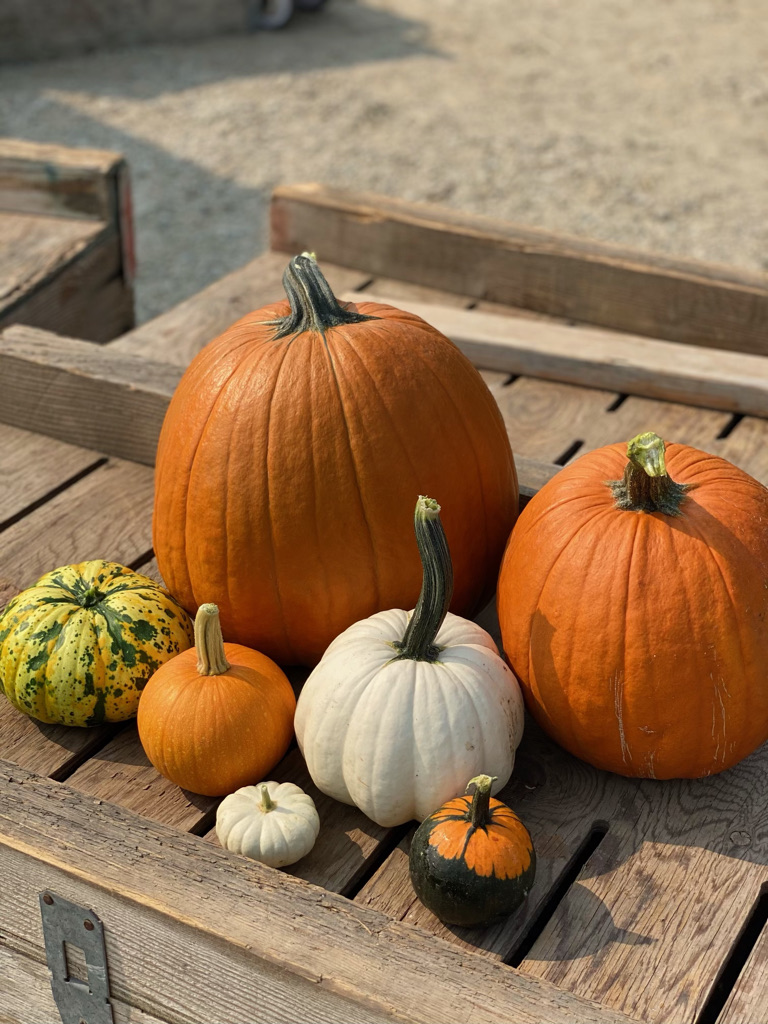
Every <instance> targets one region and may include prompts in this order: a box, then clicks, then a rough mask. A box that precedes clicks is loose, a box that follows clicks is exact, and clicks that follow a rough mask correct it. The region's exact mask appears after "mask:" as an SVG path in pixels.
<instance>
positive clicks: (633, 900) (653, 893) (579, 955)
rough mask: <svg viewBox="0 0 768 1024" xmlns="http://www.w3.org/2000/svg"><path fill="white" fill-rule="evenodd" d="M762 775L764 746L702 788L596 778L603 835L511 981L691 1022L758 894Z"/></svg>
mask: <svg viewBox="0 0 768 1024" xmlns="http://www.w3.org/2000/svg"><path fill="white" fill-rule="evenodd" d="M766 772H768V746H766V747H763V748H762V749H761V750H759V751H757V752H756V753H754V754H753V755H752V756H751V757H749V758H747V759H746V760H745V761H743V762H741V764H739V765H738V766H737V767H736V768H734V769H731V770H730V771H728V772H725V773H723V774H722V775H717V776H713V777H712V778H709V779H700V780H675V781H670V782H665V783H657V782H654V781H653V780H625V779H620V778H619V777H618V776H617V777H614V778H611V777H610V776H605V785H606V789H610V790H611V791H612V798H613V808H610V807H609V808H607V810H608V811H609V813H607V814H606V816H605V817H606V820H607V821H608V822H609V826H610V828H609V833H608V835H607V836H606V838H605V839H604V840H603V842H602V843H601V844H600V846H599V847H598V848H597V850H596V851H595V853H594V854H593V855H592V857H591V858H590V859H589V860H588V861H587V863H586V864H585V866H584V868H583V870H582V872H581V874H580V876H579V879H578V882H577V884H575V885H574V886H572V888H571V889H570V890H569V892H568V894H567V895H566V897H565V898H564V900H563V901H562V902H561V903H560V904H559V906H558V907H557V909H556V911H555V914H554V915H553V917H552V918H551V920H550V921H549V923H548V924H547V926H546V928H545V929H544V931H543V932H542V934H541V936H540V938H539V939H538V941H537V942H536V943H535V945H534V946H533V948H532V949H531V951H530V953H529V954H528V956H527V957H526V959H525V960H524V961H523V963H522V965H521V968H520V969H521V970H522V971H523V972H525V973H528V974H530V975H532V976H535V977H540V978H546V979H548V980H549V981H552V982H554V983H555V984H556V985H558V986H561V987H563V988H565V989H568V990H569V991H574V992H578V993H579V994H580V995H584V996H589V997H590V998H593V999H597V1000H599V1001H600V1002H602V1003H604V1004H605V1005H607V1006H612V1007H614V1008H616V1009H624V1010H625V1011H627V1012H630V1008H631V1013H632V1014H633V1015H634V1016H636V1017H638V1018H639V1019H641V1020H645V1021H649V1022H657V1021H658V1022H662V1021H663V1022H672V1021H674V1022H688V1021H694V1020H696V1017H697V1014H698V1013H699V1011H700V1010H701V1008H702V1005H703V1003H704V1001H705V999H706V997H707V995H708V993H709V991H710V989H711V987H712V985H713V984H714V981H715V979H716V977H717V974H718V971H719V969H720V967H721V965H722V964H723V962H724V961H725V959H726V957H727V955H728V953H729V952H730V950H731V948H732V946H733V944H734V942H735V940H736V938H737V936H738V934H739V932H740V930H741V928H742V926H743V924H744V923H745V921H746V919H747V917H748V915H749V913H750V911H751V909H752V907H753V904H754V902H755V900H756V898H757V896H758V894H759V892H760V889H761V887H762V886H765V885H766V884H767V883H768V841H767V840H766V837H767V836H768V808H766V806H765V802H764V800H763V799H762V792H763V788H764V780H765V777H766ZM596 775H600V773H596ZM766 1009H768V1007H766V1006H765V1005H762V1006H761V1012H762V1014H763V1019H764V1016H765V1012H766Z"/></svg>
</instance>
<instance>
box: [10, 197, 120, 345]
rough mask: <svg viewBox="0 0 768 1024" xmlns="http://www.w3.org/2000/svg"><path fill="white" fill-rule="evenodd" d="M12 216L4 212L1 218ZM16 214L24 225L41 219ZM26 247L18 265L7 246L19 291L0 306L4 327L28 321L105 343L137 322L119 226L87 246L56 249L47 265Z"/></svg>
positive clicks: (86, 224)
mask: <svg viewBox="0 0 768 1024" xmlns="http://www.w3.org/2000/svg"><path fill="white" fill-rule="evenodd" d="M13 216H14V215H11V214H3V213H0V220H2V219H4V218H7V217H13ZM16 219H18V220H19V221H21V222H22V223H21V225H20V226H21V228H22V229H23V228H24V224H25V223H26V222H32V221H38V220H40V219H41V218H37V217H30V216H23V217H18V218H16ZM42 219H43V220H45V221H56V222H57V224H64V225H70V226H72V225H74V227H76V228H77V229H78V230H82V229H84V228H87V229H89V230H92V229H93V228H95V227H98V226H97V225H94V224H93V223H92V222H90V221H77V220H66V219H64V218H54V217H46V218H42ZM57 230H58V229H57ZM123 237H124V236H123ZM26 248H27V246H26V243H25V244H23V245H21V246H20V249H19V251H20V252H21V253H22V255H24V258H23V260H21V261H20V264H19V265H18V266H16V268H15V270H14V266H13V263H14V254H15V249H14V250H11V251H8V250H6V253H7V257H6V260H7V262H8V263H9V264H10V265H11V266H10V277H9V280H10V281H11V283H12V284H13V285H14V290H13V291H12V293H11V294H10V296H9V298H8V301H6V302H3V303H2V305H1V306H0V328H2V327H7V326H8V324H11V323H25V324H30V325H32V326H35V327H43V328H48V329H55V330H57V331H59V332H61V333H63V334H66V333H67V332H70V333H71V334H73V335H76V336H77V337H79V338H85V339H87V340H88V341H96V342H105V341H109V339H110V338H114V337H115V336H116V335H118V334H121V333H122V332H123V331H127V330H128V329H129V328H130V327H132V326H133V323H134V314H133V291H132V288H131V284H130V280H129V277H128V273H127V271H126V254H125V253H124V252H123V249H122V240H121V236H120V235H118V233H117V231H116V230H115V228H114V227H112V226H104V225H101V226H100V227H98V233H97V234H96V235H95V236H94V237H93V238H92V239H91V240H90V241H89V242H88V243H87V244H86V245H85V246H83V247H81V248H77V247H70V248H69V249H67V250H62V251H59V252H58V253H56V254H52V257H51V261H50V264H49V265H48V266H47V267H46V264H45V260H44V259H42V258H39V259H30V257H29V254H28V253H26V254H25V250H26Z"/></svg>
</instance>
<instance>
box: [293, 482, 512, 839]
mask: <svg viewBox="0 0 768 1024" xmlns="http://www.w3.org/2000/svg"><path fill="white" fill-rule="evenodd" d="M439 512H440V506H439V505H438V504H437V502H436V501H433V500H432V499H430V498H424V497H420V498H419V502H418V503H417V505H416V515H415V527H416V539H417V543H418V547H419V553H420V555H421V559H422V563H423V565H424V583H423V586H422V592H421V596H420V597H419V603H418V605H417V607H416V609H415V611H414V612H412V613H408V612H405V611H403V610H401V609H392V610H390V611H385V612H379V613H378V614H376V615H372V616H371V617H370V618H368V619H363V620H362V621H361V622H357V623H355V624H354V625H353V626H350V627H349V629H347V630H345V631H344V632H343V633H342V634H341V635H340V636H338V637H337V638H336V639H335V640H334V641H333V643H332V644H331V645H330V647H329V648H328V650H327V651H326V652H325V654H324V655H323V657H322V659H321V661H320V663H319V664H318V665H317V667H316V668H315V669H314V670H313V672H312V673H311V674H310V676H309V678H308V679H307V682H306V683H305V684H304V688H303V689H302V691H301V694H300V696H299V701H298V705H297V708H296V719H295V723H294V724H295V728H296V738H297V740H298V743H299V747H300V749H301V752H302V754H303V755H304V758H305V760H306V762H307V767H308V769H309V773H310V775H311V776H312V779H313V781H314V783H315V785H316V786H317V787H318V788H319V789H320V790H322V792H323V793H327V794H328V795H329V796H331V797H334V799H336V800H339V801H341V802H342V803H347V804H354V805H355V806H357V807H359V808H360V809H361V810H362V811H363V812H364V813H365V814H367V815H368V817H369V818H371V819H372V820H373V821H375V822H377V823H378V824H379V825H382V826H392V825H400V824H402V823H404V822H406V821H410V820H411V819H413V818H415V819H417V820H418V821H421V820H423V819H424V818H425V817H427V815H428V814H431V813H432V811H434V809H435V807H440V806H441V805H442V804H444V803H445V802H446V801H447V800H450V799H451V798H453V797H455V796H457V795H458V794H460V793H463V792H464V787H465V785H466V780H467V779H468V778H473V777H474V776H475V775H479V774H483V773H486V774H488V775H492V776H496V777H497V781H496V782H495V784H494V787H493V792H498V790H499V789H501V788H502V787H503V786H504V785H506V783H507V781H508V780H509V777H510V775H511V774H512V769H513V767H514V763H515V750H516V749H517V747H518V745H519V743H520V740H521V738H522V733H523V720H524V709H523V698H522V693H521V691H520V686H519V684H518V682H517V679H516V678H515V676H514V674H513V672H512V671H511V669H510V668H509V666H508V665H507V664H506V663H505V662H504V661H503V659H502V658H501V657H499V653H498V650H497V647H496V644H495V643H494V641H493V638H492V637H491V636H490V634H488V633H487V632H486V631H485V630H484V629H482V628H481V627H480V626H478V625H477V624H476V623H474V622H469V621H468V620H466V619H462V618H459V616H457V615H452V614H451V613H450V612H448V604H449V603H450V599H451V591H452V586H453V573H452V567H451V560H450V554H449V552H448V545H447V541H446V539H445V534H444V532H443V528H442V524H441V523H440V517H439Z"/></svg>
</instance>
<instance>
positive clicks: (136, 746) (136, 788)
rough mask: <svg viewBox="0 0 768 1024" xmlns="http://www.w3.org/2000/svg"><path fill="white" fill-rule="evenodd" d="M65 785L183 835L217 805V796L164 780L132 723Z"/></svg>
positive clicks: (81, 767) (94, 755)
mask: <svg viewBox="0 0 768 1024" xmlns="http://www.w3.org/2000/svg"><path fill="white" fill-rule="evenodd" d="M67 785H68V786H71V787H72V788H73V789H76V790H78V791H79V792H81V793H86V794H88V795H89V796H93V797H99V798H100V799H102V800H109V801H111V802H112V803H114V804H119V805H120V806H121V807H125V808H127V809H128V810H130V811H135V813H136V814H142V815H144V817H146V818H152V820H153V821H160V822H162V823H163V824H165V825H172V826H173V827H175V828H178V829H181V830H182V831H184V832H188V831H189V830H190V829H193V828H194V827H195V826H196V825H198V824H199V822H200V821H202V819H203V818H205V816H206V815H208V814H210V812H211V810H212V809H213V808H215V807H216V805H217V804H218V803H219V800H218V798H217V797H209V796H199V795H198V794H197V793H190V792H188V791H187V790H185V789H179V787H178V786H176V785H175V784H174V783H173V782H169V781H168V779H165V778H163V776H162V775H160V773H159V772H157V771H156V770H155V769H154V768H153V767H152V765H151V764H150V762H149V758H148V757H147V755H146V754H145V753H144V749H143V748H142V746H141V741H140V740H139V734H138V731H137V729H136V725H135V723H133V722H132V723H130V724H129V725H126V726H125V727H124V728H123V729H122V730H121V731H120V732H119V733H118V735H117V736H115V737H114V739H113V740H112V741H111V742H110V743H108V744H107V745H106V746H104V747H102V749H101V750H99V751H98V753H95V754H93V755H92V756H91V757H90V758H89V759H88V760H87V761H86V762H85V763H84V764H83V765H81V766H80V768H78V769H77V771H76V772H74V774H72V775H70V776H69V778H68V779H67Z"/></svg>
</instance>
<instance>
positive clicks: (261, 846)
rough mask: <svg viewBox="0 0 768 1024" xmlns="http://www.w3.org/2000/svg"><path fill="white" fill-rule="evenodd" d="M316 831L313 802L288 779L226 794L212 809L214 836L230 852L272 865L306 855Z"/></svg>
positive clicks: (285, 862) (279, 864) (315, 810)
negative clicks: (214, 823)
mask: <svg viewBox="0 0 768 1024" xmlns="http://www.w3.org/2000/svg"><path fill="white" fill-rule="evenodd" d="M319 831H320V818H319V817H318V814H317V809H316V808H315V802H314V800H313V799H312V797H311V796H309V794H308V793H305V792H304V791H303V790H302V789H300V788H299V787H298V786H296V785H294V784H293V783H292V782H260V783H259V785H258V786H243V788H242V789H238V790H236V791H235V792H234V793H230V795H229V796H227V797H225V798H224V799H223V800H222V802H221V803H220V804H219V809H218V811H217V812H216V835H217V836H218V839H219V842H220V843H221V845H222V846H223V847H225V848H226V849H227V850H231V851H232V853H241V854H243V856H245V857H250V858H251V860H258V861H261V863H262V864H269V866H270V867H273V868H282V867H285V866H286V865H288V864H294V863H295V862H296V861H297V860H301V858H302V857H306V855H307V854H308V853H309V851H310V850H311V849H312V847H313V846H314V845H315V840H316V839H317V835H318V833H319Z"/></svg>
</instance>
